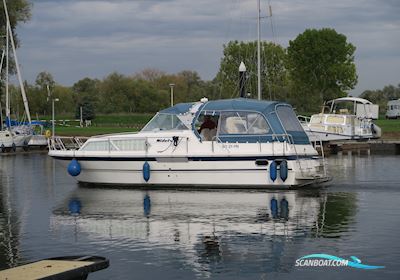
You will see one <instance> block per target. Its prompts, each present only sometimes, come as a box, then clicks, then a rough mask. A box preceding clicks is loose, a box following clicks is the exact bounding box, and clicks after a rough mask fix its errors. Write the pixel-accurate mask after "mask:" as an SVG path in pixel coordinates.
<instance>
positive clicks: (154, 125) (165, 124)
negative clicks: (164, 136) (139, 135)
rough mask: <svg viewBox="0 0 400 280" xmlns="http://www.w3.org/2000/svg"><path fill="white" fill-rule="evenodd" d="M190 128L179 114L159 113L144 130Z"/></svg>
mask: <svg viewBox="0 0 400 280" xmlns="http://www.w3.org/2000/svg"><path fill="white" fill-rule="evenodd" d="M188 129H190V127H189V126H187V125H186V124H185V123H184V122H183V121H182V120H181V119H180V118H179V117H178V116H177V115H173V114H164V113H158V114H157V115H155V116H154V118H152V119H151V121H149V122H148V123H147V124H146V126H145V127H144V128H143V129H142V131H160V130H162V131H165V130H188Z"/></svg>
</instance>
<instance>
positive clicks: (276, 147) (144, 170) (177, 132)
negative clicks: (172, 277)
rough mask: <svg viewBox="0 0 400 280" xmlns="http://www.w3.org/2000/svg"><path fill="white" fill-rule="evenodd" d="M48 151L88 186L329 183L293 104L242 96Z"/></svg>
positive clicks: (177, 109)
mask: <svg viewBox="0 0 400 280" xmlns="http://www.w3.org/2000/svg"><path fill="white" fill-rule="evenodd" d="M210 121H211V122H214V123H215V125H214V127H212V126H209V122H210ZM207 122H208V125H205V123H207ZM71 143H72V144H75V145H71ZM49 155H50V156H51V157H53V158H55V159H56V160H58V161H60V162H61V163H63V164H64V165H65V166H66V167H67V166H68V172H69V173H70V175H72V176H76V178H77V180H78V181H79V182H84V183H99V184H111V185H116V184H117V185H120V184H122V185H167V186H208V187H221V186H232V187H258V188H262V187H298V186H304V185H310V184H318V183H322V182H326V181H328V180H329V177H328V176H327V175H326V172H325V166H324V164H323V159H322V158H321V157H319V156H318V153H317V151H316V150H315V149H314V148H313V146H312V145H311V144H310V142H309V139H308V137H307V135H306V133H305V132H304V130H303V128H302V126H301V125H300V122H299V121H298V120H297V118H296V115H295V114H294V112H293V109H292V107H291V106H290V105H288V104H286V103H282V102H276V101H258V100H252V99H245V98H237V99H225V100H216V101H208V100H207V99H206V98H203V99H202V100H201V101H200V102H196V103H183V104H177V105H175V106H173V107H170V108H168V109H165V110H162V111H160V112H159V113H158V114H156V116H155V117H154V118H153V119H152V120H151V121H150V122H149V123H148V124H147V125H146V126H145V127H144V128H143V129H142V130H141V131H140V132H139V133H125V134H111V135H104V136H95V137H91V138H90V139H88V140H87V141H86V142H85V143H83V141H80V139H74V138H67V137H53V138H52V139H51V140H50V142H49Z"/></svg>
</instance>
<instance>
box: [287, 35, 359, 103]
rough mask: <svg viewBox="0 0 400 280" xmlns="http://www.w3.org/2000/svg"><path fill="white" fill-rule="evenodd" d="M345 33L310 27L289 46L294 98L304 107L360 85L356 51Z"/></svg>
mask: <svg viewBox="0 0 400 280" xmlns="http://www.w3.org/2000/svg"><path fill="white" fill-rule="evenodd" d="M355 50H356V48H355V47H354V46H353V45H352V44H351V43H348V42H347V38H346V36H345V35H343V34H339V33H337V32H336V31H335V30H334V29H330V28H323V29H320V30H317V29H307V30H306V31H304V32H303V33H302V34H300V35H298V36H297V37H296V39H294V40H293V41H289V47H288V48H287V53H288V59H287V68H288V71H289V75H290V80H291V88H292V89H291V91H292V98H293V100H294V101H295V103H296V105H298V106H299V107H301V108H302V109H304V110H310V109H311V108H313V107H314V108H315V106H316V105H317V104H321V103H322V102H323V101H326V100H329V99H332V98H336V97H340V96H345V91H346V90H351V89H353V88H354V87H355V85H356V84H357V74H356V66H355V64H354V52H355Z"/></svg>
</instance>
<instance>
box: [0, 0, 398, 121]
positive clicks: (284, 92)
mask: <svg viewBox="0 0 400 280" xmlns="http://www.w3.org/2000/svg"><path fill="white" fill-rule="evenodd" d="M7 2H9V12H10V18H11V25H12V27H13V30H15V27H16V25H17V24H18V23H19V22H24V21H27V20H29V18H30V10H31V4H30V3H29V1H28V0H13V1H7ZM0 10H1V9H0ZM0 12H1V11H0ZM4 26H5V21H4V18H3V17H2V16H0V28H1V29H2V30H3V29H5V28H3V27H4ZM15 37H16V39H18V38H17V36H15ZM17 41H18V40H17ZM3 43H4V42H3ZM3 46H4V44H3ZM256 48H257V42H239V41H231V42H228V43H227V44H225V45H224V46H223V55H222V58H221V61H220V67H219V71H218V73H217V75H216V76H215V78H214V79H212V80H210V81H205V80H202V79H201V78H200V76H199V74H198V73H197V72H195V71H191V70H186V71H182V72H179V73H176V74H170V73H166V72H163V71H160V70H157V69H145V70H143V71H141V72H140V73H136V74H133V75H123V74H120V73H116V72H115V73H111V74H109V75H108V76H106V77H104V78H102V79H92V78H88V77H86V78H83V79H81V80H79V81H77V82H76V83H74V84H73V85H72V86H63V85H60V84H58V83H57V82H56V81H54V79H53V77H52V75H51V73H48V72H45V71H44V72H41V73H39V74H38V76H37V78H36V81H35V83H33V84H29V83H27V82H25V88H26V91H27V95H28V100H29V105H30V109H31V113H32V115H40V116H43V115H49V114H50V113H51V100H52V99H53V98H58V99H59V102H58V103H57V112H58V113H62V114H76V115H79V111H80V107H82V108H83V111H84V112H83V113H84V118H86V119H90V118H93V117H94V116H95V114H96V113H97V114H109V113H152V112H156V111H158V110H160V109H162V108H165V107H168V106H169V105H170V96H169V92H170V87H169V85H170V84H171V83H173V84H175V87H174V95H175V96H174V97H175V98H174V102H175V103H180V102H193V101H197V100H199V99H200V98H202V97H208V98H209V99H211V100H212V99H222V98H233V97H238V96H239V85H238V80H239V76H238V75H239V73H238V67H239V64H240V62H241V61H243V62H244V63H245V65H246V67H247V79H246V92H247V93H248V97H250V98H256V97H257V52H256ZM355 50H356V48H355V46H354V45H352V44H351V43H350V42H348V41H347V38H346V36H345V35H343V34H340V33H337V32H336V31H335V30H334V29H331V28H322V29H307V30H305V31H304V32H303V33H301V34H299V35H298V36H297V37H296V38H295V39H293V40H291V41H289V45H288V47H287V48H284V47H283V46H281V45H278V44H274V43H271V42H266V41H263V42H261V57H262V61H261V84H262V98H263V99H267V100H281V101H286V102H288V103H290V104H292V105H293V106H294V107H295V108H296V109H297V111H298V112H299V113H304V112H307V113H312V112H316V111H319V108H320V106H321V104H322V103H323V102H324V101H326V100H330V99H333V98H337V97H342V96H346V95H347V92H348V91H349V90H351V89H353V88H354V87H355V85H356V84H357V73H356V66H355V63H354V53H355ZM10 60H11V61H12V57H10ZM2 70H4V65H3V69H2ZM11 70H12V71H13V68H11ZM1 77H2V80H1V82H2V87H1V88H2V92H1V99H0V100H1V101H3V102H2V104H3V108H4V92H3V91H4V90H3V89H4V71H2V76H1ZM390 90H391V88H390V86H389V89H384V90H383V92H375V93H372V92H370V93H363V96H364V97H367V98H368V97H370V98H368V99H372V100H371V101H374V100H377V101H378V103H379V102H380V103H384V101H385V100H386V99H387V98H390V96H389V95H390V94H386V91H390ZM11 93H12V94H11V99H12V104H13V107H12V108H13V109H12V110H13V112H14V113H15V114H17V115H21V114H19V113H20V112H19V111H20V110H22V108H23V107H22V101H21V98H20V95H19V94H18V88H17V87H15V86H12V87H11Z"/></svg>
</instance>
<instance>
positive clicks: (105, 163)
mask: <svg viewBox="0 0 400 280" xmlns="http://www.w3.org/2000/svg"><path fill="white" fill-rule="evenodd" d="M57 159H58V160H59V161H60V162H61V163H62V164H63V165H64V167H65V168H67V166H68V164H69V163H70V161H71V158H57ZM77 160H78V162H79V164H80V167H81V173H80V174H79V175H78V176H76V179H77V180H78V181H79V182H81V183H89V184H101V185H127V186H167V187H168V186H169V187H176V186H181V187H186V186H200V187H201V186H203V187H207V188H213V187H216V188H220V187H227V188H228V187H229V188H230V187H232V188H250V187H256V188H264V187H268V188H290V187H299V186H304V185H310V184H319V183H322V182H325V181H329V178H328V177H316V176H313V174H318V172H317V170H318V169H319V167H320V161H319V160H317V159H303V160H288V174H287V178H286V179H285V180H283V179H282V178H281V177H280V172H279V171H278V172H277V178H276V179H275V180H272V179H271V176H270V169H269V165H268V166H257V165H256V163H255V159H250V160H248V159H244V160H240V159H236V160H233V159H229V158H228V159H225V160H224V159H217V160H216V159H212V158H209V159H197V160H188V159H187V158H173V159H167V160H165V159H159V160H156V159H148V160H146V159H145V158H143V159H123V158H119V159H116V158H114V159H112V158H107V159H103V160H102V159H98V158H96V159H85V158H80V159H79V158H78V159H77ZM145 162H147V163H148V164H149V166H150V176H149V180H148V181H146V180H145V176H144V175H143V166H144V164H145ZM299 164H300V165H302V166H303V169H302V171H303V172H301V171H299V168H298V165H299Z"/></svg>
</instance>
